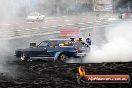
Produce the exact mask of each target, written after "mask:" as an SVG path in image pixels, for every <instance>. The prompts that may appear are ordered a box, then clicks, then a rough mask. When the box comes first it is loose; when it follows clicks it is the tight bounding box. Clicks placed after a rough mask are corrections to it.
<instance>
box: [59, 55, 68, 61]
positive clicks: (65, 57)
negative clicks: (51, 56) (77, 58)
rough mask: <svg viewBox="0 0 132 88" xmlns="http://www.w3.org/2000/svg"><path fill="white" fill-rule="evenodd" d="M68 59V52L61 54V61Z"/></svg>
mask: <svg viewBox="0 0 132 88" xmlns="http://www.w3.org/2000/svg"><path fill="white" fill-rule="evenodd" d="M67 59H68V57H67V55H66V54H60V55H59V57H58V61H60V62H66V60H67Z"/></svg>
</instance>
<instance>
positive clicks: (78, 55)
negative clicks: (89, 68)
mask: <svg viewBox="0 0 132 88" xmlns="http://www.w3.org/2000/svg"><path fill="white" fill-rule="evenodd" d="M84 56H86V53H78V54H77V57H84Z"/></svg>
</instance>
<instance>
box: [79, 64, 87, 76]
mask: <svg viewBox="0 0 132 88" xmlns="http://www.w3.org/2000/svg"><path fill="white" fill-rule="evenodd" d="M78 72H79V75H80V76H84V75H86V72H85V70H84V68H82V66H79V68H78Z"/></svg>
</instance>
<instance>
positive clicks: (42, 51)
mask: <svg viewBox="0 0 132 88" xmlns="http://www.w3.org/2000/svg"><path fill="white" fill-rule="evenodd" d="M47 46H48V42H46V41H43V42H41V43H40V44H39V45H38V46H37V47H36V48H34V49H33V50H32V56H33V57H47V56H49V53H48V52H47Z"/></svg>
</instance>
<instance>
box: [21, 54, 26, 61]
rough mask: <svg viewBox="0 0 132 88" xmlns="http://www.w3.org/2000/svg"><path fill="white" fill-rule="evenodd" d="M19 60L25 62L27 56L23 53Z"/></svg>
mask: <svg viewBox="0 0 132 88" xmlns="http://www.w3.org/2000/svg"><path fill="white" fill-rule="evenodd" d="M20 59H21V60H22V61H27V60H28V56H27V55H26V54H25V53H22V54H21V57H20Z"/></svg>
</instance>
